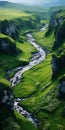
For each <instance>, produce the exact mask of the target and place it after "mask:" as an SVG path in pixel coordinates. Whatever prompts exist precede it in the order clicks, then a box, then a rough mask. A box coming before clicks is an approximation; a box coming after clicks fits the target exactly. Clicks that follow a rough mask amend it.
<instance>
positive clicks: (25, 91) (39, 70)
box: [14, 55, 52, 97]
mask: <svg viewBox="0 0 65 130" xmlns="http://www.w3.org/2000/svg"><path fill="white" fill-rule="evenodd" d="M50 62H51V55H48V56H47V58H46V60H45V61H43V62H42V63H41V64H39V65H37V66H35V67H33V68H32V69H31V70H29V71H26V72H25V73H24V74H23V79H22V82H21V83H20V84H18V85H17V86H16V87H15V88H14V94H15V96H16V97H22V96H23V97H26V96H30V94H32V93H34V92H36V91H37V92H38V91H39V89H42V87H43V86H45V84H47V83H48V82H49V81H50V79H51V75H52V69H51V66H50ZM45 70H46V71H45Z"/></svg>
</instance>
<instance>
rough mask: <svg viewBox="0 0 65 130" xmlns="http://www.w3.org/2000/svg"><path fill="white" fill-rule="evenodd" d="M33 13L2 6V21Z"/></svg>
mask: <svg viewBox="0 0 65 130" xmlns="http://www.w3.org/2000/svg"><path fill="white" fill-rule="evenodd" d="M30 15H31V14H28V13H25V12H24V11H20V10H16V9H12V10H11V9H7V8H0V21H3V20H5V19H7V20H12V19H15V18H20V17H27V16H30Z"/></svg>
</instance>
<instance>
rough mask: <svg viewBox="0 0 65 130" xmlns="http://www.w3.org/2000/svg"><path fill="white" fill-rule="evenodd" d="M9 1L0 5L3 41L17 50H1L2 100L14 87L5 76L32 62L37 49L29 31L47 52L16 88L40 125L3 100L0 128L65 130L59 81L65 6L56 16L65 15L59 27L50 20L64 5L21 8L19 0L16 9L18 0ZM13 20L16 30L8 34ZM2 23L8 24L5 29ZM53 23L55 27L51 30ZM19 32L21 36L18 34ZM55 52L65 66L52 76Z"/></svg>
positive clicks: (64, 70)
mask: <svg viewBox="0 0 65 130" xmlns="http://www.w3.org/2000/svg"><path fill="white" fill-rule="evenodd" d="M5 3H6V4H4V7H3V6H2V5H1V7H0V12H1V13H0V32H1V33H0V41H1V40H3V41H6V44H9V45H10V46H12V47H13V46H14V45H15V46H16V52H17V53H15V55H12V53H3V51H0V100H1V96H2V93H3V91H4V90H7V91H11V84H10V82H9V81H7V80H6V79H5V77H6V72H7V71H8V70H12V69H13V68H16V67H17V66H24V65H26V64H28V63H29V60H30V58H31V57H32V54H33V53H35V52H37V50H36V49H35V48H34V47H33V46H32V45H30V44H29V43H28V42H27V37H26V33H27V32H30V31H31V32H33V36H34V38H35V39H36V42H37V43H38V44H39V45H41V46H42V47H43V48H45V49H46V50H47V51H46V52H47V56H46V59H45V60H44V61H43V62H42V63H40V64H39V65H37V66H35V67H33V68H32V69H30V70H29V71H26V72H25V73H24V74H23V77H22V79H21V82H20V83H19V84H17V85H16V86H15V87H14V89H13V94H14V96H15V98H25V100H23V101H22V102H20V105H21V106H23V107H24V108H25V109H26V110H28V111H30V112H31V113H33V115H34V116H35V117H36V118H37V119H38V121H39V123H38V128H35V127H34V126H33V125H32V124H31V122H29V121H28V120H27V119H26V118H25V117H23V116H22V115H20V114H19V113H18V112H17V111H11V110H10V108H9V107H7V106H6V105H3V104H2V103H0V104H1V106H0V115H1V118H0V125H1V127H0V128H1V130H2V129H3V130H14V129H15V130H37V129H39V130H64V129H65V118H64V115H63V108H64V101H62V100H58V98H57V95H58V83H59V80H60V78H61V77H63V75H64V73H65V68H64V65H65V60H62V58H64V59H65V37H64V36H65V10H64V7H62V10H60V11H59V12H58V14H56V16H55V17H54V20H58V19H59V18H60V17H62V18H63V20H62V23H60V25H58V27H57V28H55V27H54V22H52V23H51V22H50V23H49V15H50V14H51V13H52V12H54V11H55V10H57V9H60V8H61V7H56V8H50V9H48V8H46V9H45V8H44V9H42V8H41V9H40V8H38V7H36V8H35V7H34V8H32V7H31V8H29V7H24V6H23V7H22V9H21V6H20V5H17V4H15V9H13V6H14V4H11V3H8V2H5ZM6 7H7V8H6ZM19 7H20V9H19ZM11 8H12V10H11ZM13 12H14V13H13ZM5 19H6V20H5ZM12 21H13V23H14V24H13V25H14V26H15V28H14V30H15V31H14V34H12V35H8V33H7V32H6V29H7V28H8V27H9V26H10V24H11V22H12ZM7 23H8V25H7ZM45 23H48V24H49V26H48V27H47V29H46V31H42V32H41V31H40V27H42V25H44V24H45ZM3 25H4V26H3ZM1 26H2V27H3V28H4V32H3V31H2V30H3V28H2V27H1ZM50 27H51V31H49V30H50ZM10 31H11V30H10ZM60 34H61V35H60ZM15 35H17V36H16V37H15ZM60 36H61V37H60ZM59 38H60V39H59ZM7 51H8V50H7ZM53 56H54V57H55V59H56V62H55V65H56V66H57V67H58V66H60V67H61V70H60V69H58V71H57V72H56V73H55V75H54V77H52V76H53V69H52V60H53ZM60 62H62V64H60ZM58 68H59V67H58ZM15 73H16V70H13V71H11V73H10V74H9V75H8V78H10V77H12V76H13V75H14V74H15ZM64 114H65V113H64ZM52 119H53V120H52Z"/></svg>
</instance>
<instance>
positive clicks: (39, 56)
mask: <svg viewBox="0 0 65 130" xmlns="http://www.w3.org/2000/svg"><path fill="white" fill-rule="evenodd" d="M45 29H46V26H45ZM45 29H44V30H45ZM41 30H42V29H41ZM27 39H28V40H27V41H28V42H29V43H30V44H32V45H33V46H34V47H35V48H36V49H37V51H38V52H37V53H36V54H34V55H33V56H32V58H31V59H30V62H29V64H28V65H26V66H24V67H17V68H16V70H18V72H16V74H15V75H14V77H13V78H11V79H10V82H11V86H12V87H14V86H16V84H18V83H19V82H20V81H21V78H22V74H23V73H24V72H25V71H27V70H30V69H31V68H32V67H34V66H36V65H38V64H39V63H41V62H42V61H43V60H45V57H46V52H45V50H44V49H43V48H42V47H41V46H40V45H38V44H37V43H36V41H35V39H34V38H33V36H32V34H31V33H28V34H27ZM22 100H25V99H14V109H16V110H17V111H18V112H19V113H20V114H22V115H23V116H24V117H26V118H27V119H28V120H29V121H31V122H32V124H33V125H34V126H35V127H37V123H38V120H37V119H36V118H34V117H33V115H32V114H31V113H30V112H28V111H26V110H25V109H24V108H23V107H21V106H19V102H20V101H22Z"/></svg>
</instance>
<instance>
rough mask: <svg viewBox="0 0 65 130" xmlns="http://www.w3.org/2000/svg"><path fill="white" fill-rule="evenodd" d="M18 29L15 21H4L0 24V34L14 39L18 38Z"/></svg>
mask: <svg viewBox="0 0 65 130" xmlns="http://www.w3.org/2000/svg"><path fill="white" fill-rule="evenodd" d="M17 30H18V28H17V25H16V23H15V21H14V20H13V21H8V20H4V21H1V22H0V32H1V33H3V34H6V35H8V36H10V37H12V38H14V39H16V38H17V36H18V31H17Z"/></svg>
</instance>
